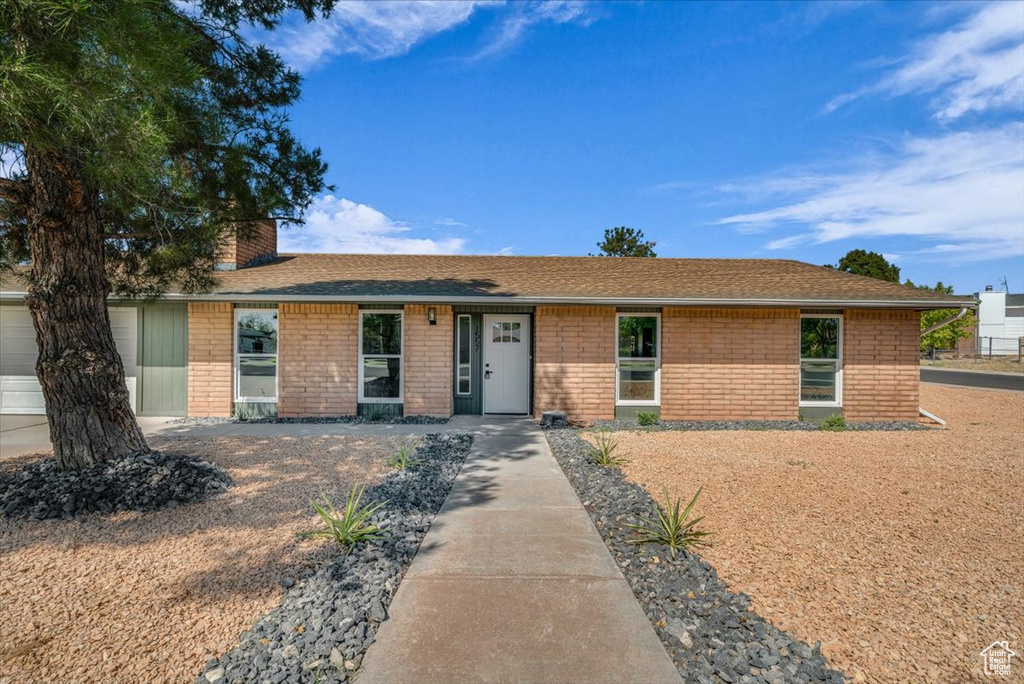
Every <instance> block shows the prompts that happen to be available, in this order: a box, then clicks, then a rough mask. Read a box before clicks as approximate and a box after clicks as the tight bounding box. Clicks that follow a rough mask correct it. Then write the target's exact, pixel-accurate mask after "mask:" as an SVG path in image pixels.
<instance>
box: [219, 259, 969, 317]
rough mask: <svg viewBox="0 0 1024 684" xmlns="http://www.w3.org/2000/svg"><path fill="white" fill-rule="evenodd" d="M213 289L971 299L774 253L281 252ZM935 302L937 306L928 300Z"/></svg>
mask: <svg viewBox="0 0 1024 684" xmlns="http://www.w3.org/2000/svg"><path fill="white" fill-rule="evenodd" d="M220 280H221V282H220V285H219V286H218V287H217V289H216V294H218V295H222V296H223V295H246V296H249V297H251V296H254V295H260V296H266V297H268V298H273V297H274V296H286V297H289V298H291V297H303V296H305V297H316V298H329V297H337V298H340V299H359V298H361V297H362V298H367V297H369V298H395V299H401V298H403V297H406V298H417V299H420V300H423V299H425V298H436V299H438V300H444V299H478V298H481V299H490V300H495V299H509V298H512V299H516V300H523V301H526V300H535V301H538V302H545V301H559V300H561V301H580V300H620V301H625V300H661V301H670V300H684V301H690V300H693V301H695V302H702V301H705V300H707V301H709V302H715V301H720V300H721V301H728V302H731V303H743V302H755V301H756V302H770V301H799V302H819V301H820V302H833V303H838V302H860V301H871V302H880V303H884V302H891V303H893V304H894V305H903V306H910V305H912V304H922V305H924V306H925V307H926V306H927V305H938V304H944V305H946V306H956V305H959V304H963V303H965V302H969V301H971V300H970V299H965V298H963V297H955V296H950V295H944V294H938V293H934V292H930V291H928V290H919V289H916V288H911V287H906V286H903V285H896V284H893V283H887V282H883V281H880V280H875V279H873V278H866V277H863V276H856V275H851V274H849V273H843V272H840V271H835V270H832V269H829V268H824V267H821V266H814V265H811V264H807V263H803V262H799V261H787V260H781V259H665V258H653V259H645V258H619V257H526V256H423V255H394V254H384V255H380V254H284V255H281V257H280V258H278V259H277V260H275V261H273V262H271V263H268V264H264V265H262V266H255V267H250V268H245V269H240V270H237V271H226V272H224V273H222V274H220ZM933 303H934V304H933Z"/></svg>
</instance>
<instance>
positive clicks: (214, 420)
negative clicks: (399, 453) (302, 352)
mask: <svg viewBox="0 0 1024 684" xmlns="http://www.w3.org/2000/svg"><path fill="white" fill-rule="evenodd" d="M448 420H449V419H448V418H442V417H440V416H385V417H383V418H370V417H367V416H304V417H299V418H276V417H269V416H268V417H265V418H236V417H230V418H219V417H206V418H175V419H173V420H169V421H167V422H168V424H170V425H220V424H222V423H246V424H250V423H283V424H287V423H348V424H352V425H373V424H377V425H444V424H446V423H447V422H448Z"/></svg>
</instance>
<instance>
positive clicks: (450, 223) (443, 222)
mask: <svg viewBox="0 0 1024 684" xmlns="http://www.w3.org/2000/svg"><path fill="white" fill-rule="evenodd" d="M434 223H435V224H436V225H439V226H447V227H448V228H468V227H469V226H467V225H466V224H465V223H463V222H462V221H456V220H455V219H453V218H449V217H447V216H446V217H444V218H439V219H437V220H436V221H434Z"/></svg>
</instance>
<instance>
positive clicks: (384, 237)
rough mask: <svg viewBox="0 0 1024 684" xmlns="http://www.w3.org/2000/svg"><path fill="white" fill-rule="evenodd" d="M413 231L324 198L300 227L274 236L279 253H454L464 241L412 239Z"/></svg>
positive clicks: (340, 199) (364, 207)
mask: <svg viewBox="0 0 1024 684" xmlns="http://www.w3.org/2000/svg"><path fill="white" fill-rule="evenodd" d="M412 232H413V229H412V228H411V227H409V226H407V225H405V224H403V223H401V222H400V221H395V220H394V219H391V218H389V217H388V216H387V215H385V214H383V213H382V212H380V211H378V210H376V209H374V208H373V207H371V206H368V205H366V204H360V203H358V202H353V201H352V200H348V199H345V198H344V197H335V196H333V195H325V196H323V197H321V198H319V199H318V200H317V201H316V202H315V203H314V204H313V206H312V207H311V208H310V210H309V212H308V213H307V214H306V223H305V225H303V226H296V227H292V228H284V229H282V230H281V231H280V232H279V233H278V243H279V245H280V251H281V252H317V253H348V254H382V253H383V254H455V253H458V252H461V251H463V247H464V246H465V240H463V239H461V238H456V237H446V238H443V239H440V240H434V239H430V238H421V237H415V236H413V235H412Z"/></svg>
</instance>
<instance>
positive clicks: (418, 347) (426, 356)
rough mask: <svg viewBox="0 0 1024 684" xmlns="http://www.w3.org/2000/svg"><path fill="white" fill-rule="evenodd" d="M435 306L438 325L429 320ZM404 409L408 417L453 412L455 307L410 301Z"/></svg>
mask: <svg viewBox="0 0 1024 684" xmlns="http://www.w3.org/2000/svg"><path fill="white" fill-rule="evenodd" d="M430 307H433V308H434V309H435V312H436V314H437V325H430V323H429V322H428V321H427V309H428V308H430ZM404 325H405V338H404V345H405V348H404V349H403V350H402V351H403V361H402V372H403V373H404V381H405V382H404V385H403V389H402V392H403V404H404V406H403V411H404V413H405V415H407V416H450V415H452V382H453V376H454V373H455V368H454V366H453V363H454V361H453V358H454V353H455V352H454V347H453V345H454V341H453V338H452V336H453V335H454V325H455V324H454V321H453V318H452V307H450V306H442V305H440V304H408V305H406V307H405V320H404Z"/></svg>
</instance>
